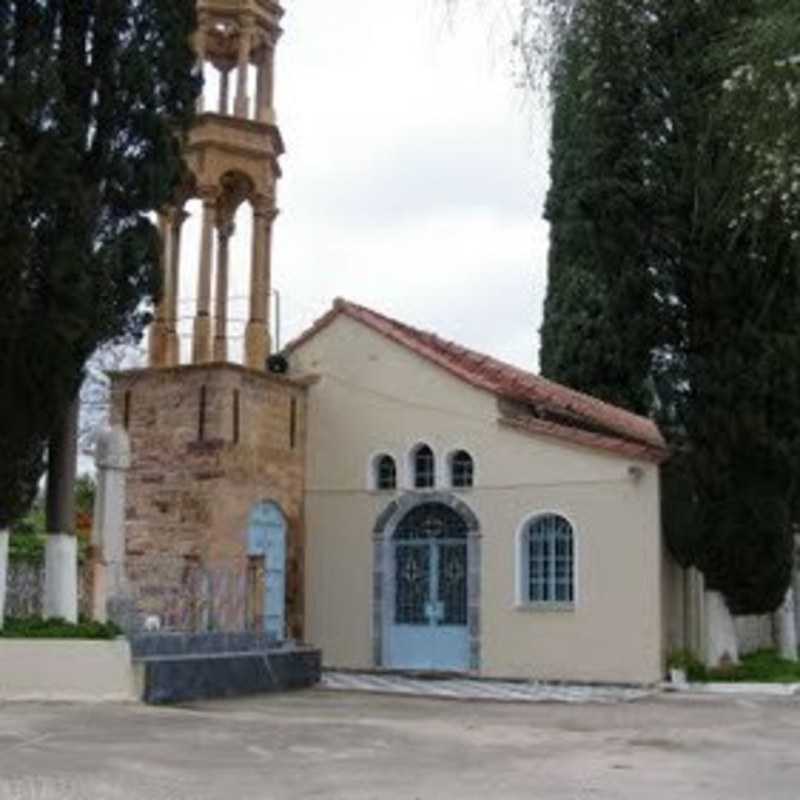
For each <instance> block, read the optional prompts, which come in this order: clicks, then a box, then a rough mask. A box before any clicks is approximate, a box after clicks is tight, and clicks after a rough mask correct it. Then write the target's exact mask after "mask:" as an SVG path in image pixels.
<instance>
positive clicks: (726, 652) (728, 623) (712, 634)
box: [704, 591, 739, 668]
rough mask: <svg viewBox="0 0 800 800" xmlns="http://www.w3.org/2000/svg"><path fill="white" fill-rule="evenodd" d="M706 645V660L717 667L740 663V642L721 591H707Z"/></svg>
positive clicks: (708, 663)
mask: <svg viewBox="0 0 800 800" xmlns="http://www.w3.org/2000/svg"><path fill="white" fill-rule="evenodd" d="M704 605H705V632H706V646H705V653H704V661H705V665H706V666H707V667H711V668H716V667H724V666H727V665H732V664H738V663H739V643H738V640H737V638H736V627H735V625H734V624H733V616H732V615H731V612H730V609H729V608H728V604H727V603H726V602H725V598H724V597H723V595H722V593H721V592H711V591H707V592H706V596H705V604H704Z"/></svg>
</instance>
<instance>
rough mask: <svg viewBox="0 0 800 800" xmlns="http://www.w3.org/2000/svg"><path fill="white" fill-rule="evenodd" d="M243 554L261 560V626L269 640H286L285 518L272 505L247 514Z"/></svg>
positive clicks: (263, 505)
mask: <svg viewBox="0 0 800 800" xmlns="http://www.w3.org/2000/svg"><path fill="white" fill-rule="evenodd" d="M247 554H248V555H249V556H254V557H258V556H262V557H263V559H264V587H263V592H264V601H263V609H264V611H263V627H264V632H265V633H266V634H267V636H269V637H270V638H271V639H275V640H283V639H285V638H286V519H285V517H284V516H283V513H282V512H281V510H280V508H279V507H278V505H277V504H276V503H259V504H258V505H257V506H255V508H254V509H253V511H252V512H251V514H250V525H249V528H248V535H247Z"/></svg>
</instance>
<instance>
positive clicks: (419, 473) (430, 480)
mask: <svg viewBox="0 0 800 800" xmlns="http://www.w3.org/2000/svg"><path fill="white" fill-rule="evenodd" d="M435 485H436V462H435V460H434V457H433V450H431V448H430V447H428V445H426V444H423V445H420V447H418V448H417V450H416V452H415V453H414V488H415V489H433V487H434V486H435Z"/></svg>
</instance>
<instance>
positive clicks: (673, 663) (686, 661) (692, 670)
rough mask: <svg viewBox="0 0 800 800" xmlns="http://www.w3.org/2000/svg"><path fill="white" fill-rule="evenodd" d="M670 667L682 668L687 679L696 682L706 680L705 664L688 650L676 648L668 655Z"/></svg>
mask: <svg viewBox="0 0 800 800" xmlns="http://www.w3.org/2000/svg"><path fill="white" fill-rule="evenodd" d="M668 666H669V667H670V669H682V670H683V671H684V672H685V673H686V677H687V679H688V680H689V681H692V682H698V681H705V680H708V671H707V670H706V667H705V665H704V664H703V662H702V661H700V660H699V659H698V658H697V657H696V656H695V655H694V654H693V653H690V652H689V651H688V650H678V651H677V652H675V653H673V654H672V655H671V656H670V657H669V662H668Z"/></svg>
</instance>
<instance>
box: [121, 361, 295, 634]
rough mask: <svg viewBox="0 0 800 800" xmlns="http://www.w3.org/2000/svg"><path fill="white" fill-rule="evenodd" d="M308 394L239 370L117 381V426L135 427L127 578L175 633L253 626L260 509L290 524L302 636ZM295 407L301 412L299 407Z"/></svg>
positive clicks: (218, 367)
mask: <svg viewBox="0 0 800 800" xmlns="http://www.w3.org/2000/svg"><path fill="white" fill-rule="evenodd" d="M305 389H306V386H305V384H304V383H302V382H297V381H293V380H290V379H287V378H283V377H279V376H275V375H271V374H268V373H266V372H264V373H262V372H257V371H254V370H249V369H246V368H243V367H240V366H237V365H233V364H208V365H190V366H181V367H173V368H169V369H145V370H136V371H129V372H124V373H117V374H116V375H114V376H113V380H112V424H119V425H123V426H125V427H126V428H127V430H128V434H129V436H130V441H131V453H132V465H131V469H130V472H129V475H128V491H127V508H126V550H127V565H128V575H129V578H130V580H131V582H132V588H133V590H134V594H135V596H136V598H137V600H138V602H139V606H140V611H141V612H142V613H143V614H158V615H159V616H161V617H162V621H163V623H164V624H165V625H166V626H167V627H173V628H182V629H202V628H204V627H209V626H212V627H218V628H223V627H224V628H227V629H234V630H235V629H242V628H243V627H245V625H246V619H245V612H246V608H245V606H246V600H245V598H246V595H247V590H246V575H247V554H246V543H247V529H248V519H249V515H250V512H251V510H252V509H253V507H254V505H255V504H256V503H259V502H261V501H265V500H266V501H274V502H275V503H277V504H278V505H279V506H280V508H281V509H282V510H283V513H284V515H285V516H286V519H287V522H288V527H289V539H288V543H287V551H288V558H287V581H286V585H287V616H288V619H287V623H288V631H289V635H290V636H293V637H295V638H298V639H300V638H302V635H303V616H304V599H303V586H304V580H303V563H304V546H305V543H304V540H305V533H304V530H303V489H304V466H305V439H306V425H305V420H306V391H305ZM293 408H294V411H293V410H292V409H293Z"/></svg>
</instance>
